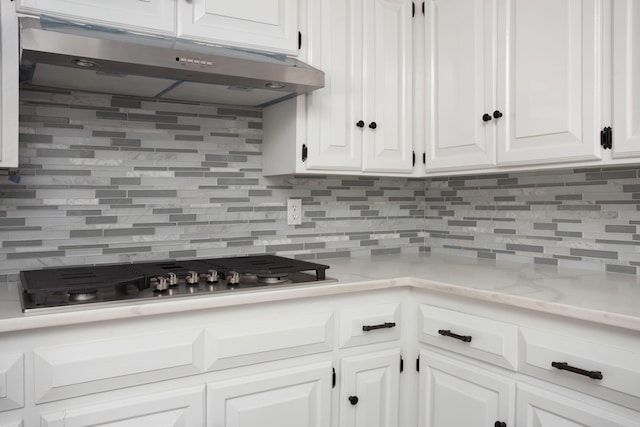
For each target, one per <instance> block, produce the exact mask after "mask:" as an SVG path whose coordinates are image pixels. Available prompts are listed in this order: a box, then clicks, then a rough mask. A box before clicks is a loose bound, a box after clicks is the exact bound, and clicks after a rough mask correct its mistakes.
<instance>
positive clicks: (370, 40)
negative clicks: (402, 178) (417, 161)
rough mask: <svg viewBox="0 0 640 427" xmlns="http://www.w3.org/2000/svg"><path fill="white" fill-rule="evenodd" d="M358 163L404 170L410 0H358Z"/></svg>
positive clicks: (408, 139)
mask: <svg viewBox="0 0 640 427" xmlns="http://www.w3.org/2000/svg"><path fill="white" fill-rule="evenodd" d="M364 3H365V5H364V11H363V13H364V16H365V21H364V25H363V39H364V40H365V43H366V51H365V56H366V57H365V58H364V75H363V82H364V94H363V95H364V100H365V102H364V110H363V113H362V117H361V118H360V119H359V120H363V121H364V122H365V127H364V128H362V131H364V141H363V144H364V145H363V147H362V153H363V158H362V169H363V170H364V171H366V172H369V171H371V172H407V173H410V172H411V171H412V169H413V163H412V154H413V150H412V147H413V144H412V139H413V138H412V135H413V133H412V121H411V112H412V98H411V95H410V94H411V93H412V90H411V80H412V79H411V76H412V60H411V58H412V51H413V48H412V38H413V36H412V35H413V25H412V2H411V1H407V0H373V1H365V2H364Z"/></svg>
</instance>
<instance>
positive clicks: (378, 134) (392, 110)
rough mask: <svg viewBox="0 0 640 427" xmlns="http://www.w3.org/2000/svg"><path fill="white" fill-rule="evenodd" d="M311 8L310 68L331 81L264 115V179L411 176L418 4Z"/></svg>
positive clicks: (328, 0) (400, 1)
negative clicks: (414, 37)
mask: <svg viewBox="0 0 640 427" xmlns="http://www.w3.org/2000/svg"><path fill="white" fill-rule="evenodd" d="M306 7H307V10H306V14H305V15H306V17H307V18H306V22H305V24H306V26H307V27H308V30H307V33H308V34H309V38H308V49H307V51H306V52H305V54H306V56H307V57H306V60H307V62H309V63H310V64H311V65H312V66H314V67H317V68H319V69H321V70H323V71H324V72H325V73H326V74H325V87H324V88H323V89H320V90H317V91H315V92H313V93H311V94H309V95H307V96H306V100H305V99H302V100H300V99H299V100H297V101H292V102H290V103H289V105H287V104H286V103H281V104H278V105H275V106H273V107H270V108H267V109H266V110H265V112H264V120H265V124H264V140H265V144H264V155H265V158H264V160H265V162H264V172H265V174H266V175H280V174H286V173H304V172H323V173H326V172H338V173H339V172H352V173H361V172H370V173H393V174H410V173H411V172H412V171H413V162H412V160H413V159H412V156H413V150H412V146H413V141H412V121H411V111H412V110H411V108H412V98H411V76H412V74H413V72H412V31H413V30H412V28H413V25H412V2H411V1H408V0H366V1H365V0H317V1H309V2H307V3H306ZM303 49H304V48H303ZM292 114H293V115H294V117H295V123H291V122H292V120H291V115H292ZM294 144H295V149H294V146H293V145H294ZM303 146H304V147H303ZM294 153H295V158H294V157H293V156H294Z"/></svg>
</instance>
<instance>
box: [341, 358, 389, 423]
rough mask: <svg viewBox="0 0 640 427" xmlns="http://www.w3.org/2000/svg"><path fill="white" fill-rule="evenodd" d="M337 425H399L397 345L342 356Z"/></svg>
mask: <svg viewBox="0 0 640 427" xmlns="http://www.w3.org/2000/svg"><path fill="white" fill-rule="evenodd" d="M340 366H341V368H342V369H341V375H342V381H341V386H340V404H339V411H340V427H396V426H398V396H399V391H400V349H399V348H396V349H390V350H383V351H378V352H374V353H365V354H360V355H356V356H349V357H344V358H343V359H342V360H341V362H340Z"/></svg>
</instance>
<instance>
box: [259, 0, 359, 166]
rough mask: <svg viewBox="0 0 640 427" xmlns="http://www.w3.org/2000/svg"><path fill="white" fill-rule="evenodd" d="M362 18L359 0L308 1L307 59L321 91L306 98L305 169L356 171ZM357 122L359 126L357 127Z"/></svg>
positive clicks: (357, 159)
mask: <svg viewBox="0 0 640 427" xmlns="http://www.w3.org/2000/svg"><path fill="white" fill-rule="evenodd" d="M362 15H363V10H362V0H347V1H345V0H318V1H310V2H309V5H308V26H309V30H308V31H309V42H310V46H309V53H308V58H307V59H308V61H309V63H310V64H311V65H313V66H314V67H316V68H319V69H321V70H324V72H325V87H324V88H323V89H320V90H317V91H315V92H313V93H311V94H308V95H307V130H306V136H307V138H306V145H307V146H308V150H309V153H308V156H307V160H306V168H307V169H308V170H311V171H315V170H338V171H340V170H342V171H359V170H361V167H362V139H363V133H364V132H365V130H364V125H365V123H364V121H363V116H362V114H363V101H362V97H363V92H364V87H363V80H362V75H363V72H364V71H363V70H364V40H363V39H362V31H363V24H362ZM359 121H362V123H361V124H362V127H358V126H357V124H356V123H357V122H359ZM266 148H267V149H268V148H269V147H266Z"/></svg>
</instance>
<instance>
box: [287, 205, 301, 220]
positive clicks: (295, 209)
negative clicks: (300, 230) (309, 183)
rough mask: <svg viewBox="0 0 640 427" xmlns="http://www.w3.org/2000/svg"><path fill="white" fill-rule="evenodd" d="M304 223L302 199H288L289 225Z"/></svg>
mask: <svg viewBox="0 0 640 427" xmlns="http://www.w3.org/2000/svg"><path fill="white" fill-rule="evenodd" d="M300 224H302V199H287V225H300Z"/></svg>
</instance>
